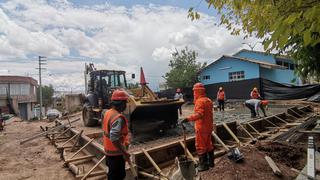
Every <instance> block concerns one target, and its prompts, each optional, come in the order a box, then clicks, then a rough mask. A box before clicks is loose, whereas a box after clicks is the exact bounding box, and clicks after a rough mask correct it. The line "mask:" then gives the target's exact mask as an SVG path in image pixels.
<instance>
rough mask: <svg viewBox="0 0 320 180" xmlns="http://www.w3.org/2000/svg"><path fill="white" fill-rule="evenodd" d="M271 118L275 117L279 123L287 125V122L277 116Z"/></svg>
mask: <svg viewBox="0 0 320 180" xmlns="http://www.w3.org/2000/svg"><path fill="white" fill-rule="evenodd" d="M272 117H275V118H276V119H278V120H279V121H281V122H283V123H288V122H287V121H285V120H284V119H282V118H280V117H278V116H276V115H275V116H272Z"/></svg>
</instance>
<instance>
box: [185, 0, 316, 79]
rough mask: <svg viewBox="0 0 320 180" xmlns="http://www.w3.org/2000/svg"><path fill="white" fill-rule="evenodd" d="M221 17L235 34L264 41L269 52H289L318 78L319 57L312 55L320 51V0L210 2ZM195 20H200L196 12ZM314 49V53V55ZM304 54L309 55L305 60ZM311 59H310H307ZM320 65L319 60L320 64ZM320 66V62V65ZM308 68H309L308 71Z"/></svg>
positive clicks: (193, 13)
mask: <svg viewBox="0 0 320 180" xmlns="http://www.w3.org/2000/svg"><path fill="white" fill-rule="evenodd" d="M206 1H207V3H208V5H209V7H213V8H215V9H216V10H217V11H218V14H220V15H221V16H220V24H221V25H225V26H226V27H227V28H228V29H229V30H231V34H234V35H239V34H240V32H241V31H242V32H244V33H245V34H246V37H248V36H255V37H257V38H260V39H263V45H264V48H265V50H267V51H271V50H278V51H279V52H280V53H282V52H285V53H287V54H288V55H290V56H292V57H296V58H297V57H301V56H303V58H302V59H299V60H298V59H296V60H297V63H298V65H299V68H300V69H299V68H298V71H297V72H298V73H299V74H300V73H301V75H303V74H304V73H303V72H302V71H300V70H302V69H305V70H306V69H308V70H311V73H314V74H310V73H309V75H311V76H317V74H319V71H320V69H319V68H318V69H316V68H317V67H318V66H313V67H312V66H310V65H312V64H314V63H315V62H314V60H315V59H317V58H318V57H317V56H315V55H314V54H313V53H311V52H312V51H313V50H316V51H319V50H320V49H319V44H320V1H317V0H260V1H258V0H253V1H252V0H243V1H238V0H220V1H215V0H206ZM188 17H190V18H191V19H198V18H200V16H199V14H198V13H197V12H194V11H193V9H192V8H190V10H189V15H188ZM310 49H313V50H311V51H310ZM302 54H308V56H304V55H302ZM307 57H310V58H307ZM317 61H319V60H317ZM317 63H319V62H317ZM306 64H308V65H307V67H304V66H305V65H306Z"/></svg>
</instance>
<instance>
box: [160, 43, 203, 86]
mask: <svg viewBox="0 0 320 180" xmlns="http://www.w3.org/2000/svg"><path fill="white" fill-rule="evenodd" d="M197 56H198V54H197V53H196V52H195V51H194V50H189V49H188V47H185V49H182V50H181V51H180V52H179V51H178V50H175V52H173V53H172V59H171V60H170V62H169V66H170V68H171V69H170V71H169V72H168V73H166V75H165V79H166V81H167V84H168V86H169V87H171V88H185V87H191V86H192V85H193V84H194V83H196V82H197V81H198V72H199V71H200V70H201V69H202V68H204V67H205V66H206V63H199V62H198V63H197V62H196V58H197Z"/></svg>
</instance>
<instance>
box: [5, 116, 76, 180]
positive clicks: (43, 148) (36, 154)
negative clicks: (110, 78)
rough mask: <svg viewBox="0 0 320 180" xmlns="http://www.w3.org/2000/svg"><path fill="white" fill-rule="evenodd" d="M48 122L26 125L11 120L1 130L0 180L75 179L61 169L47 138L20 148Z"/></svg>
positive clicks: (26, 123)
mask: <svg viewBox="0 0 320 180" xmlns="http://www.w3.org/2000/svg"><path fill="white" fill-rule="evenodd" d="M48 124H49V123H48V122H44V121H42V122H39V121H34V122H25V121H21V120H20V119H19V118H13V119H11V120H10V121H9V123H8V124H7V125H6V126H5V130H4V131H0V172H1V175H0V179H1V180H13V179H39V180H40V179H41V180H42V179H64V180H68V179H74V177H73V175H72V173H71V172H69V171H68V169H66V168H63V166H62V164H63V161H61V159H60V157H59V154H57V153H56V152H55V151H56V148H55V147H54V146H52V145H49V141H48V139H46V138H45V137H40V138H38V139H36V140H33V141H30V142H27V143H25V144H22V145H20V144H19V140H21V139H23V138H26V137H30V136H32V135H34V134H35V133H37V132H40V128H39V126H40V125H42V126H48Z"/></svg>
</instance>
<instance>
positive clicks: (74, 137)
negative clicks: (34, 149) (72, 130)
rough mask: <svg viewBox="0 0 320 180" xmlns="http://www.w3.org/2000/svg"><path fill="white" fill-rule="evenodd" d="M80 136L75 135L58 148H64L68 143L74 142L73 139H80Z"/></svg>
mask: <svg viewBox="0 0 320 180" xmlns="http://www.w3.org/2000/svg"><path fill="white" fill-rule="evenodd" d="M78 135H79V134H75V135H73V136H72V137H71V138H70V139H68V140H67V141H65V142H64V143H63V144H62V145H61V146H58V147H57V148H58V149H60V148H63V147H64V146H65V145H66V144H67V143H68V142H70V141H72V140H73V139H75V138H76V137H78Z"/></svg>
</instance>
